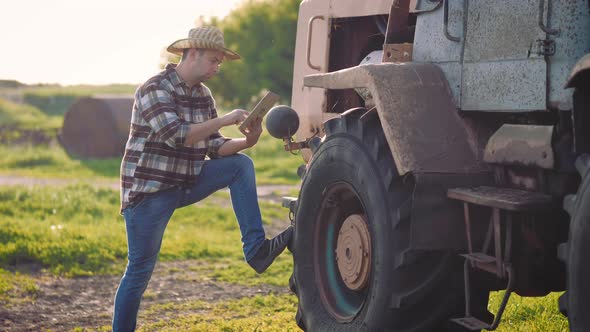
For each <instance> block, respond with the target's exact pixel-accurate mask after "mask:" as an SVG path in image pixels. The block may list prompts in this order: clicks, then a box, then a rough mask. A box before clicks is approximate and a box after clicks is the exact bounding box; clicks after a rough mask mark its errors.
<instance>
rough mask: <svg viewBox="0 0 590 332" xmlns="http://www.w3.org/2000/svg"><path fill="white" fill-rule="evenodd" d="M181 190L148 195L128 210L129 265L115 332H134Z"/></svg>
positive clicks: (117, 299) (116, 311)
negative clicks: (145, 292) (165, 232)
mask: <svg viewBox="0 0 590 332" xmlns="http://www.w3.org/2000/svg"><path fill="white" fill-rule="evenodd" d="M179 195H180V193H179V191H178V190H176V191H169V192H162V193H155V194H150V195H146V196H145V197H144V198H143V200H142V201H141V202H139V203H137V204H136V206H132V207H129V208H127V209H125V211H124V216H125V225H126V229H127V246H128V263H127V269H126V270H125V274H124V275H123V278H122V279H121V283H120V284H119V288H118V289H117V294H116V295H115V308H114V314H113V331H114V332H118V331H134V330H135V325H136V320H137V312H138V310H139V304H140V301H141V297H142V295H143V293H144V291H145V289H146V288H147V285H148V283H149V280H150V278H151V276H152V272H153V270H154V266H155V265H156V260H157V257H158V253H159V251H160V247H161V244H162V237H163V235H164V230H165V229H166V225H167V224H168V221H169V220H170V217H171V216H172V213H173V212H174V208H175V207H176V204H177V203H178V198H179Z"/></svg>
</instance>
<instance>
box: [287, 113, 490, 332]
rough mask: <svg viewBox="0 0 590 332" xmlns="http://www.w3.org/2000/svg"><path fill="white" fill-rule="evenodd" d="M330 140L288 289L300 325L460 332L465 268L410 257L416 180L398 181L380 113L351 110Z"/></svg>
mask: <svg viewBox="0 0 590 332" xmlns="http://www.w3.org/2000/svg"><path fill="white" fill-rule="evenodd" d="M325 131H326V137H325V138H324V140H323V142H322V143H321V145H320V146H319V147H318V148H317V150H316V151H315V153H314V155H313V157H312V160H311V162H310V164H309V166H308V169H307V172H306V174H305V176H304V178H303V184H302V187H301V191H300V196H299V201H298V207H297V212H296V220H295V236H294V262H295V264H294V274H293V276H292V278H291V280H290V286H291V289H292V290H293V291H294V292H295V293H296V294H297V296H298V298H299V308H298V312H297V323H298V324H299V326H300V327H302V328H303V329H304V330H309V331H367V330H370V331H374V330H377V331H379V330H389V331H396V332H401V331H403V332H410V331H412V332H414V331H462V330H461V328H460V327H459V326H457V325H454V324H452V323H450V322H449V321H448V320H449V319H450V318H456V317H463V316H464V300H463V298H464V291H463V275H462V271H463V268H462V267H463V264H462V262H461V260H459V259H457V258H455V257H456V255H452V254H450V253H447V252H442V251H430V252H415V251H410V250H409V242H410V219H411V218H410V212H409V211H410V210H411V195H412V177H411V176H404V177H402V176H399V175H398V172H397V170H396V167H395V164H394V161H393V158H392V156H391V153H390V151H389V148H388V145H387V142H386V140H385V136H384V134H383V131H382V128H381V124H380V122H379V118H378V116H377V113H376V112H375V111H369V112H367V111H366V109H362V108H360V109H354V110H351V111H348V112H346V113H345V114H343V115H342V116H341V117H340V118H334V119H332V120H329V121H328V122H326V124H325ZM433 217H434V216H433ZM432 231H433V232H437V231H444V230H437V229H436V227H435V225H434V224H433V229H432ZM486 294H487V293H486ZM485 303H486V304H487V297H486V298H485ZM484 308H485V305H484Z"/></svg>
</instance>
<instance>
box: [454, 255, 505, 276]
mask: <svg viewBox="0 0 590 332" xmlns="http://www.w3.org/2000/svg"><path fill="white" fill-rule="evenodd" d="M461 256H463V257H465V258H466V259H467V260H468V261H470V262H472V263H473V264H471V266H473V267H475V268H478V269H480V270H483V271H487V272H490V273H493V274H495V275H497V276H498V277H502V268H501V266H499V265H498V262H497V260H496V257H494V256H490V255H486V254H484V253H483V252H474V253H471V254H463V255H461Z"/></svg>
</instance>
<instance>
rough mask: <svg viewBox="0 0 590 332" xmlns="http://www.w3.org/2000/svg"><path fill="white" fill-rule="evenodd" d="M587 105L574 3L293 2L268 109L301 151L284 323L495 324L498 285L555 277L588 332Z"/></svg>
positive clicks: (428, 327)
mask: <svg viewBox="0 0 590 332" xmlns="http://www.w3.org/2000/svg"><path fill="white" fill-rule="evenodd" d="M586 112H590V3H589V1H588V0H518V1H507V0H506V1H503V0H413V1H410V0H394V1H392V0H364V1H358V0H304V1H302V3H301V5H300V8H299V16H298V23H297V36H296V46H295V58H294V76H293V93H292V101H291V105H290V106H277V107H275V108H273V109H272V110H271V111H270V112H269V114H268V116H267V128H268V130H269V132H270V133H271V134H272V135H273V136H276V137H278V138H281V139H283V140H284V142H285V149H286V150H288V151H295V150H300V151H301V155H302V157H303V160H304V164H303V165H302V166H301V167H300V168H299V169H298V174H299V175H300V177H301V188H300V191H299V194H298V197H296V198H285V199H284V205H285V207H288V208H289V209H290V215H291V217H292V222H293V224H294V228H295V232H294V237H293V243H292V247H291V249H292V251H293V259H294V271H293V275H292V277H291V279H290V287H291V289H292V291H293V292H294V293H295V294H296V295H297V297H298V310H297V315H296V321H297V323H298V325H299V326H300V327H301V328H302V329H304V330H307V331H394V332H402V331H403V332H418V331H426V332H429V331H436V332H439V331H480V330H484V329H485V330H494V329H496V328H497V327H498V325H499V324H500V323H501V317H502V313H503V311H504V309H505V308H506V304H507V303H508V302H509V300H510V295H511V294H512V293H516V294H519V295H520V296H527V297H528V296H531V297H539V296H545V295H547V294H549V293H550V292H561V291H565V292H564V293H563V295H561V297H560V298H559V301H558V303H556V304H555V305H556V306H558V307H559V309H560V311H561V312H562V313H563V314H564V315H567V317H568V321H569V327H570V330H571V331H576V332H578V331H590V282H588V280H590V264H588V262H589V261H588V260H586V262H587V263H584V259H585V258H584V255H585V254H584V253H590V173H589V171H588V169H590V114H586ZM498 290H505V292H504V293H503V294H504V295H503V298H502V301H501V304H500V305H499V307H498V308H492V309H489V308H488V298H489V293H490V292H491V291H498ZM488 309H489V310H488Z"/></svg>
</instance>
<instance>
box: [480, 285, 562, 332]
mask: <svg viewBox="0 0 590 332" xmlns="http://www.w3.org/2000/svg"><path fill="white" fill-rule="evenodd" d="M503 295H504V292H503V291H502V292H493V293H492V294H491V296H490V303H489V306H488V310H490V311H491V312H493V313H495V312H497V310H498V307H499V306H500V302H501V301H502V296H503ZM559 295H561V293H551V294H549V295H547V296H545V297H539V298H532V297H520V296H518V295H516V294H513V295H511V296H510V300H509V301H508V305H507V306H506V311H505V312H504V315H503V316H502V322H501V323H500V326H499V327H498V329H497V331H498V332H523V331H526V332H562V331H563V332H565V331H568V323H567V318H565V317H564V316H563V315H562V314H561V313H560V312H559V310H558V308H557V299H558V298H559Z"/></svg>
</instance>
